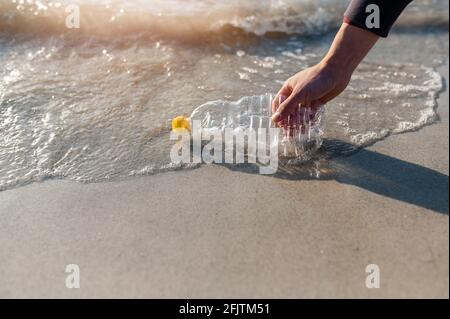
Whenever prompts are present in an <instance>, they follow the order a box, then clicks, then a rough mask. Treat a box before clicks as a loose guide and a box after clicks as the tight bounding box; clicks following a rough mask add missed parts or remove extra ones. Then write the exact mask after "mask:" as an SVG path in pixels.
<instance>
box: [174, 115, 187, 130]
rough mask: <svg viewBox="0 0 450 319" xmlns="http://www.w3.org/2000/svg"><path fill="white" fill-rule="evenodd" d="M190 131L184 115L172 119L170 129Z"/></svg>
mask: <svg viewBox="0 0 450 319" xmlns="http://www.w3.org/2000/svg"><path fill="white" fill-rule="evenodd" d="M183 130H187V131H191V124H190V123H189V119H188V118H187V117H186V116H183V115H180V116H177V117H176V118H174V119H173V120H172V131H174V132H177V131H183Z"/></svg>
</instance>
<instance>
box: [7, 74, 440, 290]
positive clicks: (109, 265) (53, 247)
mask: <svg viewBox="0 0 450 319" xmlns="http://www.w3.org/2000/svg"><path fill="white" fill-rule="evenodd" d="M440 71H441V72H442V74H445V77H446V82H447V83H448V65H447V66H446V67H443V68H441V70H440ZM448 99H449V97H448V89H446V91H445V92H444V93H442V94H441V96H440V99H439V109H438V111H439V114H440V116H441V121H440V122H439V123H437V124H434V125H432V126H428V127H425V128H423V129H421V130H419V131H417V132H413V133H407V134H402V135H397V136H391V137H389V138H388V139H387V140H385V141H383V142H379V143H377V144H375V145H374V146H373V147H370V148H368V149H366V150H365V151H362V152H360V153H358V154H357V155H355V156H352V157H349V158H347V159H340V160H339V161H337V162H336V165H341V166H342V167H343V168H344V169H343V170H344V171H345V168H346V167H348V168H349V169H351V171H352V172H358V174H356V175H357V176H358V177H354V176H353V174H347V175H345V174H344V175H342V176H341V177H339V178H338V179H337V180H334V179H332V180H326V181H325V180H320V181H318V180H288V179H282V178H276V177H265V176H260V175H253V174H245V173H242V172H237V171H232V170H229V169H227V168H225V167H220V166H203V167H201V168H199V169H195V170H191V171H183V172H173V173H165V174H160V175H156V176H149V177H142V178H136V179H132V180H128V181H123V182H111V183H98V184H88V185H83V184H77V183H73V182H68V181H58V180H52V181H46V182H43V183H35V184H32V185H29V186H26V187H22V188H17V189H14V190H9V191H4V192H1V193H0V216H1V217H0V220H1V222H0V243H1V245H0V247H1V248H0V260H1V263H0V297H8V298H9V297H20V298H22V297H35V298H36V297H37V298H40V297H60V298H68V297H74V298H79V297H113V298H115V297H143V298H144V297H172V298H178V297H191V298H195V297H197V298H203V297H212V298H216V297H223V298H231V297H233V298H239V297H251V298H253V297H255V298H278V297H286V298H310V297H332V298H334V297H357V298H360V297H438V298H448V297H449V216H448V166H449V157H448V156H449V155H448V154H449V153H448V151H449V126H448V118H449V117H448V109H449V103H448ZM71 263H75V264H78V265H79V267H80V271H81V288H80V289H67V288H66V287H65V278H66V275H67V274H66V273H65V267H66V265H67V264H71ZM370 263H375V264H377V265H378V266H379V267H380V272H381V287H380V288H379V289H368V288H366V286H365V278H366V275H367V274H366V273H365V267H366V265H368V264H370Z"/></svg>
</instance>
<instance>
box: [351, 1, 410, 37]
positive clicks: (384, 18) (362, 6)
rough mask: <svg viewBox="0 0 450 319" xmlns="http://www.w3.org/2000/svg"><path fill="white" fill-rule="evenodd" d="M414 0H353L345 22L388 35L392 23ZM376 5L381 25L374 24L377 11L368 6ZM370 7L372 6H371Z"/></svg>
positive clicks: (381, 34)
mask: <svg viewBox="0 0 450 319" xmlns="http://www.w3.org/2000/svg"><path fill="white" fill-rule="evenodd" d="M411 2H412V0H352V1H351V2H350V5H349V6H348V8H347V10H346V11H345V13H344V22H346V23H349V24H351V25H354V26H356V27H359V28H362V29H365V30H368V31H370V32H373V33H375V34H377V35H379V36H380V37H383V38H385V37H387V36H388V34H389V31H390V30H391V27H392V25H393V24H394V23H395V21H396V20H397V19H398V17H399V16H400V14H401V13H402V11H403V10H404V9H405V8H406V6H407V5H408V4H409V3H411ZM369 5H376V6H377V7H378V8H379V20H378V21H379V25H373V23H372V24H371V23H367V21H366V20H369V21H368V22H374V21H375V20H374V19H376V17H374V15H375V14H377V13H376V12H374V11H373V10H369V9H367V11H368V12H366V8H367V7H368V6H369ZM369 8H370V7H369Z"/></svg>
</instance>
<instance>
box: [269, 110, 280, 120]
mask: <svg viewBox="0 0 450 319" xmlns="http://www.w3.org/2000/svg"><path fill="white" fill-rule="evenodd" d="M280 117H281V116H280V113H278V112H275V113H273V115H272V118H271V119H272V121H273V122H278V121H280Z"/></svg>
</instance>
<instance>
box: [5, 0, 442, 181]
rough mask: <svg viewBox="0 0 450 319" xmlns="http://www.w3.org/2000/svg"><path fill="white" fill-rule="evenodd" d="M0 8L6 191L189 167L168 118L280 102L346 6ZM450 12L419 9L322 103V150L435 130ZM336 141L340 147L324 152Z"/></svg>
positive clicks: (14, 4) (14, 1)
mask: <svg viewBox="0 0 450 319" xmlns="http://www.w3.org/2000/svg"><path fill="white" fill-rule="evenodd" d="M69 3H71V1H44V0H40V1H34V0H27V1H21V0H0V190H5V189H8V188H11V187H14V186H19V185H24V184H27V183H29V182H32V181H38V180H43V179H46V178H65V179H68V180H73V181H80V182H96V181H106V180H116V179H121V178H130V177H131V176H136V175H146V174H153V173H158V172H162V171H167V170H173V169H175V168H176V169H179V168H183V167H179V166H174V165H172V164H171V163H170V157H169V154H170V148H171V146H172V145H173V143H172V142H171V141H170V140H169V131H170V129H169V127H168V125H167V123H168V121H169V120H170V119H171V118H173V117H174V116H176V115H179V114H186V115H188V114H190V113H191V112H192V111H193V110H194V109H195V108H196V107H197V106H199V105H201V104H204V103H207V102H208V101H216V100H225V101H234V100H239V99H241V98H242V97H245V96H255V95H256V96H257V95H263V94H266V93H276V92H277V91H278V89H279V88H280V86H281V85H282V83H283V81H284V80H286V79H287V78H288V77H290V76H292V75H293V74H295V73H296V72H297V71H299V70H301V69H304V68H306V67H308V66H311V65H313V64H315V63H317V62H318V61H320V59H321V57H322V56H323V54H324V53H325V52H326V49H327V48H328V47H329V45H330V43H331V41H332V38H333V35H334V33H335V31H336V28H337V27H338V26H339V24H340V22H341V20H342V12H343V11H344V9H345V6H346V4H347V1H332V0H330V1H328V0H321V1H316V0H315V1H312V0H285V1H276V0H273V1H259V0H258V1H253V0H248V1H226V2H225V1H211V0H189V1H181V0H170V1H162V0H150V1H144V0H140V1H138V0H135V1H131V0H127V1H126V0H117V1H106V0H104V1H103V0H102V1H94V0H82V1H77V3H78V4H79V6H80V14H81V16H80V23H81V28H80V29H68V28H67V27H66V26H65V18H66V16H67V13H66V11H65V9H66V6H67V5H68V4H69ZM447 26H448V2H446V1H433V0H429V1H427V0H421V1H420V0H417V1H414V3H413V4H412V5H411V6H410V7H409V8H408V9H407V11H406V12H405V13H404V14H403V16H402V18H401V19H400V20H399V21H398V24H397V27H396V28H395V30H394V31H393V32H392V34H391V35H390V37H389V38H388V39H382V40H380V41H379V43H378V44H377V45H376V47H375V49H374V50H373V52H371V53H370V55H369V56H368V57H367V58H366V60H365V62H363V63H362V64H361V66H360V67H359V68H358V69H357V70H356V72H355V73H354V75H353V78H352V81H351V82H350V84H349V86H348V88H347V90H346V91H345V92H344V93H343V94H342V95H341V96H340V97H338V98H337V99H335V100H333V101H331V102H330V103H328V104H327V105H326V106H325V113H326V116H325V118H324V123H323V125H324V127H325V130H324V138H325V146H326V149H327V150H329V152H331V153H333V152H334V153H342V147H341V146H340V145H347V146H348V145H351V146H355V148H358V147H364V146H366V145H371V144H373V143H374V142H376V141H378V140H381V139H384V138H387V137H388V136H389V135H391V134H397V133H402V132H407V131H410V130H417V129H419V128H421V127H422V126H424V125H427V124H431V123H433V122H435V121H436V120H437V119H438V114H437V113H436V110H435V108H436V98H437V95H438V93H439V91H440V90H441V89H442V87H443V84H442V79H441V76H440V75H439V74H438V73H437V72H436V69H435V68H436V67H438V66H439V65H441V64H442V63H443V62H444V61H445V60H446V59H447V57H448V31H447ZM327 140H328V141H340V142H341V144H340V143H331V144H330V143H328V144H327V143H326V142H327Z"/></svg>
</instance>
